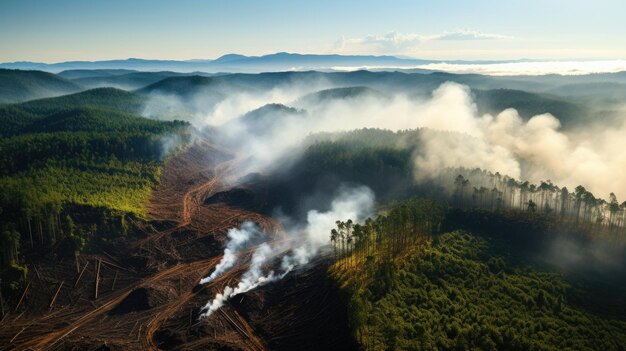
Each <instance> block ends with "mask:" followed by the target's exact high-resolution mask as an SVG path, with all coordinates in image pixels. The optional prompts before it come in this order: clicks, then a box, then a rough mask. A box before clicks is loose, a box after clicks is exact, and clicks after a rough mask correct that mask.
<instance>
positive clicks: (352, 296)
mask: <svg viewBox="0 0 626 351" xmlns="http://www.w3.org/2000/svg"><path fill="white" fill-rule="evenodd" d="M463 216H465V218H463V220H464V222H465V220H468V219H471V218H472V217H475V218H481V220H480V221H477V220H474V223H480V225H476V224H475V225H473V230H474V231H467V230H466V229H451V228H458V220H459V217H460V216H459V214H458V213H457V211H451V210H447V209H446V208H445V207H444V206H443V205H442V204H440V203H438V202H437V201H432V200H412V201H409V202H406V203H402V204H399V205H397V206H394V207H392V208H391V209H390V210H387V211H385V212H384V213H383V214H381V215H380V216H378V217H376V218H375V219H368V220H367V221H366V222H365V224H364V225H358V224H353V223H352V221H350V220H348V221H347V222H337V228H336V229H334V230H333V231H332V232H331V236H330V239H331V242H332V243H333V246H334V247H335V255H337V256H338V259H337V262H336V263H335V265H334V266H333V267H331V269H330V272H331V276H332V277H333V278H334V280H335V281H336V283H337V284H338V286H339V287H340V290H341V291H342V294H343V296H344V299H345V300H346V305H347V306H348V307H347V308H348V314H349V320H350V327H351V329H352V330H353V333H354V336H355V339H356V340H357V341H358V342H359V344H360V346H361V348H362V349H364V350H623V349H624V345H626V320H625V319H624V315H623V314H622V313H620V312H617V311H619V310H620V308H621V310H623V307H624V306H623V302H621V301H622V300H623V299H622V298H621V296H622V295H621V294H623V293H624V291H623V290H624V289H623V288H622V289H621V290H620V292H619V293H616V296H613V297H606V300H601V301H593V304H595V306H594V305H591V306H590V305H589V302H588V301H586V302H587V303H586V304H582V303H581V298H580V297H581V295H582V296H587V297H588V295H585V294H594V293H597V291H594V286H595V283H597V282H599V281H601V280H602V279H604V278H605V277H602V278H597V281H592V282H591V283H589V282H587V283H588V284H587V285H585V284H580V279H579V277H577V276H575V275H574V276H573V275H571V274H566V272H562V271H559V270H557V269H555V268H554V267H548V266H545V265H541V264H538V263H537V262H534V261H532V260H531V259H529V257H532V255H531V254H530V252H531V251H530V250H537V248H538V247H542V246H543V247H545V246H546V245H547V243H548V239H547V238H548V234H547V233H546V232H543V233H535V234H536V235H535V236H533V235H529V236H528V237H526V238H524V239H523V241H525V242H526V243H527V245H526V246H524V245H518V243H519V242H520V241H521V240H520V238H515V236H516V235H518V233H519V232H527V231H532V230H533V228H534V229H535V230H536V231H537V230H538V229H540V228H541V225H537V223H534V221H535V217H529V216H521V217H518V218H517V221H518V224H517V227H518V229H519V231H515V230H509V231H497V225H495V224H496V222H497V220H496V218H497V216H494V217H492V219H490V220H489V219H484V218H485V212H481V211H474V210H471V211H467V212H465V213H464V215H463ZM507 216H509V217H511V218H513V217H517V215H516V214H515V213H509V214H508V215H507ZM533 216H536V215H533ZM539 220H540V219H539ZM512 223H515V221H513V222H512ZM513 226H515V225H513ZM544 229H545V228H544ZM494 230H496V231H497V232H494ZM476 233H482V234H476ZM533 242H534V243H535V244H537V245H536V246H535V247H533V248H532V249H529V248H528V246H529V245H530V246H532V245H531V244H532V243H533ZM529 243H530V244H529ZM621 274H622V275H621V276H619V277H613V278H612V279H613V280H614V281H617V282H618V283H617V284H621V285H622V286H624V283H626V279H624V276H623V272H621ZM582 300H587V298H583V299H582ZM615 303H617V304H621V305H622V306H621V307H620V308H618V309H617V310H614V311H613V312H614V313H613V314H607V313H606V312H598V311H601V310H602V307H603V306H604V307H606V306H610V305H611V304H615Z"/></svg>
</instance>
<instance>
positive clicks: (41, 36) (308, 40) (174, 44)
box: [0, 0, 626, 63]
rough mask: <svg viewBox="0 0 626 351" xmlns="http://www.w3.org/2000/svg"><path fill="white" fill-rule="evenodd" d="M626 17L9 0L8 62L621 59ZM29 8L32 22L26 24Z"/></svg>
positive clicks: (327, 5)
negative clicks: (285, 57) (290, 57)
mask: <svg viewBox="0 0 626 351" xmlns="http://www.w3.org/2000/svg"><path fill="white" fill-rule="evenodd" d="M148 8H149V10H150V11H146V10H147V9H148ZM399 8H401V9H403V11H397V9H399ZM623 13H626V3H623V2H620V1H615V0H603V1H595V2H593V3H585V4H580V3H576V4H571V3H570V2H565V1H550V2H545V1H538V0H533V1H524V2H522V1H510V2H506V3H502V2H492V1H488V0H481V1H475V2H472V3H471V4H470V3H458V2H455V1H439V2H425V1H419V2H415V1H413V2H411V1H402V0H394V1H392V2H391V3H389V2H388V3H385V4H382V3H379V2H376V1H365V2H354V1H343V2H329V1H320V2H314V3H300V2H289V1H276V2H272V3H264V2H259V1H245V2H244V3H243V4H241V3H238V4H230V3H214V2H202V1H189V2H185V3H182V4H181V3H171V2H167V1H162V0H159V1H145V0H141V1H134V2H124V1H107V2H104V1H93V2H91V1H90V2H89V3H88V4H86V3H84V2H81V1H77V0H63V1H60V2H55V3H41V2H36V1H32V0H27V1H15V0H7V1H3V2H2V3H0V47H2V48H3V49H4V50H1V51H0V62H15V61H32V62H46V63H50V62H62V61H101V60H111V59H123V58H130V57H134V58H144V59H163V60H189V59H204V58H217V57H219V56H221V55H223V54H228V53H237V54H242V55H247V56H261V55H266V54H271V53H276V52H293V53H301V54H343V55H393V56H402V57H413V58H419V59H428V60H442V61H449V60H481V61H485V60H507V61H508V60H517V59H532V60H536V59H539V60H577V61H578V60H599V59H601V60H615V59H625V58H626V37H624V36H623V35H622V33H623V30H617V29H619V28H622V29H624V24H623V21H622V19H621V14H623ZM25 16H28V18H29V21H23V20H21V19H23V18H24V17H25ZM573 23H578V24H581V23H582V24H584V25H576V26H573V25H572V24H573Z"/></svg>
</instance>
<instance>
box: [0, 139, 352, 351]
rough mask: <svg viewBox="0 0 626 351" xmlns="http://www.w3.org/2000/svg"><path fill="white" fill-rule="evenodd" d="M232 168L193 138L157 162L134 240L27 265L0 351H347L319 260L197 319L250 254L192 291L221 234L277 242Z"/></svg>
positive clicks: (254, 195) (1, 325)
mask: <svg viewBox="0 0 626 351" xmlns="http://www.w3.org/2000/svg"><path fill="white" fill-rule="evenodd" d="M237 162H239V158H238V157H237V156H236V155H234V154H232V153H230V152H229V151H228V150H223V149H221V148H219V147H218V146H215V145H213V144H211V143H210V142H209V141H208V140H202V141H199V142H197V143H196V144H195V145H194V146H192V147H190V148H189V149H187V150H186V151H185V152H182V153H181V154H179V155H177V156H176V157H174V158H173V159H171V160H169V161H168V162H167V164H166V167H165V169H164V171H163V174H162V178H161V183H160V185H159V186H158V188H157V189H155V191H154V192H153V196H152V200H151V203H150V205H149V208H148V209H149V214H150V217H151V221H150V223H145V222H141V223H139V222H138V223H134V225H135V226H136V227H137V230H142V231H144V233H145V235H144V237H143V238H141V239H136V240H134V241H132V242H128V241H126V242H119V243H116V244H115V245H113V246H112V247H111V248H107V249H106V250H104V251H103V252H102V253H101V254H97V255H96V254H94V255H87V254H83V255H81V256H80V257H78V259H76V260H75V259H52V258H50V259H47V260H46V261H42V262H38V263H37V264H33V265H32V267H31V269H30V270H29V274H28V284H29V285H28V289H27V290H26V293H25V294H24V299H23V301H22V303H21V305H20V306H19V308H17V309H16V310H15V311H12V312H11V313H9V314H8V315H7V316H5V318H4V319H3V320H2V321H1V322H0V350H26V349H35V350H43V349H46V350H147V349H151V350H158V349H162V350H169V349H176V350H295V349H298V350H322V349H323V350H350V349H355V347H354V342H353V340H352V339H351V338H350V332H349V331H348V329H347V323H346V316H345V307H342V305H341V303H340V302H339V301H340V299H339V298H338V296H336V290H335V289H333V288H332V287H331V286H329V283H328V282H327V280H326V277H325V267H326V263H324V261H323V260H322V261H320V262H318V264H312V265H309V266H308V267H304V268H301V269H299V270H297V271H295V272H293V273H292V274H290V275H288V276H287V277H286V278H285V279H283V280H282V281H280V282H277V283H275V284H270V285H267V286H264V287H262V288H260V289H257V290H253V291H251V292H249V293H246V294H242V295H239V296H237V297H236V298H234V299H233V300H231V301H229V302H227V303H226V304H225V305H224V307H223V308H221V309H220V310H219V311H218V312H217V313H215V314H213V315H211V316H210V317H209V318H205V319H199V318H198V313H199V311H200V308H201V307H202V306H204V304H206V302H207V301H209V300H210V299H212V298H213V297H214V296H215V293H217V292H221V291H222V289H223V288H224V287H225V286H226V285H233V284H236V283H237V282H238V280H239V278H240V276H241V274H242V273H243V272H244V271H245V270H246V269H247V267H248V263H247V261H248V259H249V256H250V254H251V252H252V251H253V250H254V247H252V248H250V249H249V250H248V251H247V252H245V253H244V255H243V256H244V259H243V260H242V263H240V264H239V265H238V266H236V267H235V268H233V269H232V270H230V271H229V272H228V273H226V274H224V275H222V276H221V277H219V278H218V279H216V280H214V281H212V282H211V283H210V284H207V285H204V286H198V282H199V280H200V278H202V277H204V276H206V275H207V274H209V273H210V272H211V271H212V269H213V267H214V266H215V265H216V264H217V263H218V262H219V261H220V259H221V258H222V256H221V255H222V250H223V245H224V242H225V239H226V232H227V230H228V229H229V228H232V227H235V226H238V225H239V224H240V223H241V222H242V221H245V220H250V221H254V222H256V223H258V224H259V225H260V226H261V227H262V228H263V229H264V231H265V232H266V233H268V235H269V236H270V238H268V240H275V241H280V240H287V239H286V238H283V237H281V236H280V235H278V234H277V233H279V231H278V230H277V229H279V224H278V223H277V222H276V221H275V220H273V219H272V218H271V217H268V216H266V215H263V214H262V213H264V211H263V206H264V203H265V200H264V198H265V196H266V195H265V194H262V193H258V192H254V191H253V190H251V189H249V188H247V187H242V186H241V185H240V184H237V183H236V182H235V181H234V179H239V177H240V176H241V175H238V174H235V173H234V169H235V168H236V165H237ZM96 277H99V279H96ZM96 286H97V288H96ZM96 292H97V297H96ZM55 296H56V297H55Z"/></svg>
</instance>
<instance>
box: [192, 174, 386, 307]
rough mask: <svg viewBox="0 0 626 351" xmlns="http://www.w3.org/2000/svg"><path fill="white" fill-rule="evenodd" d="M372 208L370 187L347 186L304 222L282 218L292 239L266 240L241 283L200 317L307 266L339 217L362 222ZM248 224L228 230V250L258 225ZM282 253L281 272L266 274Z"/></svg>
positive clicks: (219, 298) (220, 294)
mask: <svg viewBox="0 0 626 351" xmlns="http://www.w3.org/2000/svg"><path fill="white" fill-rule="evenodd" d="M373 207H374V194H373V192H372V191H371V190H370V189H369V188H367V187H364V186H360V187H344V188H341V189H340V190H339V191H338V193H337V194H336V196H335V197H334V199H333V200H332V201H331V204H330V209H329V210H328V211H319V210H316V209H312V210H310V211H309V212H308V214H307V219H306V222H305V223H294V222H293V221H292V220H291V219H289V218H281V223H282V224H283V227H284V228H286V229H285V231H286V233H285V234H286V235H288V237H289V238H290V240H288V241H286V242H279V243H270V242H266V243H262V244H261V245H259V246H258V247H257V248H256V250H255V251H254V253H253V255H252V259H251V261H250V267H249V268H248V270H247V271H246V272H245V273H244V274H243V276H242V277H241V280H240V281H239V283H238V284H237V285H236V286H234V287H231V286H226V287H225V288H224V290H223V292H221V293H218V294H216V295H215V298H213V300H211V301H209V302H207V304H206V305H205V306H204V307H203V308H202V310H201V315H200V316H201V317H208V316H210V315H211V314H212V313H214V312H215V311H217V310H218V309H219V308H220V307H222V306H223V305H224V303H225V302H226V301H228V300H229V299H230V298H232V297H234V296H237V295H239V294H243V293H246V292H248V291H250V290H253V289H255V288H257V287H259V286H262V285H265V284H268V283H271V282H274V281H276V280H279V279H282V278H283V277H285V276H286V275H287V274H288V273H289V272H291V271H292V270H293V269H295V268H296V267H298V266H303V265H306V264H307V263H309V262H310V261H311V259H312V258H314V257H315V256H316V255H318V253H319V252H320V249H321V248H322V247H323V246H325V245H327V243H328V242H329V235H330V234H329V233H330V230H331V229H332V228H333V227H334V226H335V221H337V220H338V219H352V220H353V221H355V222H360V221H363V220H364V219H365V218H366V217H368V216H369V215H371V214H372V211H373ZM244 224H245V223H244ZM246 227H247V228H248V230H245V229H244V228H243V226H242V229H231V231H229V234H230V233H235V232H236V233H237V235H236V236H235V235H233V236H232V237H231V236H230V235H229V237H231V241H230V242H229V244H228V245H227V250H228V249H229V245H230V243H232V242H233V240H234V239H233V238H234V237H237V238H245V237H250V235H249V234H248V233H249V232H250V230H249V228H251V227H252V228H256V227H255V226H253V225H251V224H250V223H249V222H248V224H246ZM255 230H256V229H255ZM240 242H241V241H240ZM286 252H287V253H286ZM285 253H286V254H285ZM281 254H282V255H283V256H282V259H281V262H280V270H279V271H278V273H276V272H275V271H274V270H269V272H267V273H266V274H264V273H263V268H264V266H265V265H267V264H268V263H269V261H270V259H271V258H273V257H278V256H279V255H281ZM224 257H226V254H224ZM223 261H224V260H222V262H223ZM222 262H220V264H221V263H222ZM233 264H234V261H233ZM218 266H219V265H218ZM230 267H232V265H231V266H230ZM219 270H220V271H221V272H222V273H223V272H224V271H226V270H227V268H224V266H222V267H220V268H219ZM216 272H218V267H216V269H215V271H214V272H213V274H211V276H213V275H214V274H215V273H216ZM209 278H210V277H209ZM209 281H210V279H209V280H206V278H205V279H203V280H201V281H200V284H205V283H207V282H209Z"/></svg>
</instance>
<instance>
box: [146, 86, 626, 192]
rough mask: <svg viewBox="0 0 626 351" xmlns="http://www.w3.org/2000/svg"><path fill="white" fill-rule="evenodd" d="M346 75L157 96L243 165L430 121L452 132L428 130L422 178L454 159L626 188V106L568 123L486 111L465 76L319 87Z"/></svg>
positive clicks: (279, 164)
mask: <svg viewBox="0 0 626 351" xmlns="http://www.w3.org/2000/svg"><path fill="white" fill-rule="evenodd" d="M246 79H252V78H250V77H248V78H246ZM294 79H295V78H294ZM338 81H341V80H338V79H337V80H335V81H333V82H331V81H328V80H326V79H325V78H324V79H321V78H306V79H305V78H302V79H300V80H294V81H291V82H288V83H284V84H280V85H271V84H269V85H268V86H269V88H268V89H260V88H241V87H238V86H236V85H234V84H230V85H224V84H221V85H216V86H215V87H210V88H206V89H200V90H199V91H198V92H197V93H194V94H193V95H191V97H187V98H185V99H183V98H180V97H173V96H167V97H165V96H162V95H157V98H156V100H162V101H158V102H159V103H157V102H155V103H154V104H153V105H154V106H172V105H175V106H178V107H171V108H170V110H172V111H174V110H176V109H182V108H184V109H186V110H187V111H192V112H191V113H192V115H193V118H192V119H193V122H194V123H195V124H196V126H198V127H202V126H211V127H214V128H217V130H219V135H220V136H221V138H222V140H220V141H219V142H221V143H223V144H225V145H227V146H229V147H231V148H232V149H234V150H237V151H238V153H239V154H240V155H244V156H246V157H247V162H246V163H243V162H242V163H241V164H240V168H241V169H240V170H239V171H240V172H241V173H242V174H245V173H248V172H263V171H267V172H270V171H272V169H275V168H283V167H284V162H286V161H288V160H290V159H294V158H297V157H298V155H299V152H300V150H301V149H300V145H301V141H302V140H303V139H304V138H305V137H306V136H307V135H309V134H312V133H317V132H340V131H348V130H354V129H358V128H381V129H389V130H393V131H398V130H405V129H415V128H420V127H421V128H428V129H433V130H437V131H447V132H450V133H447V134H446V133H444V134H442V133H428V132H425V133H423V134H424V136H423V140H422V141H421V145H420V147H419V150H418V152H416V154H415V157H414V160H415V177H416V179H417V180H424V179H429V178H435V177H436V176H437V172H438V170H441V169H442V168H447V167H466V168H482V169H485V170H489V171H492V172H500V173H501V174H506V175H509V176H511V177H514V178H517V179H523V180H528V181H531V182H535V183H536V182H539V181H540V180H547V179H550V180H551V181H552V182H553V183H555V184H557V185H559V186H567V187H570V188H571V187H575V186H577V185H583V186H585V187H586V188H587V189H588V190H590V191H592V192H593V193H596V194H598V195H600V196H606V195H607V194H608V193H610V192H615V193H616V194H617V195H618V196H620V197H622V198H623V197H624V196H626V153H623V152H619V151H618V150H624V148H625V147H626V138H623V136H624V135H626V123H625V122H626V118H624V117H626V112H625V111H616V112H615V113H616V114H621V115H622V119H621V121H620V118H619V117H618V118H617V119H618V123H617V125H618V126H617V127H613V128H608V127H607V124H608V122H606V121H602V120H601V119H599V118H596V119H594V118H593V117H595V116H589V122H588V125H586V127H588V128H586V129H585V130H568V131H564V130H562V129H561V127H560V122H559V119H558V118H562V117H563V116H552V115H549V114H543V115H537V116H533V117H531V118H530V119H524V118H522V117H520V115H519V114H518V113H517V111H515V110H513V109H506V110H504V111H502V112H500V113H498V114H495V115H489V114H487V115H480V114H479V113H478V109H477V107H476V104H475V102H474V100H473V97H472V93H471V91H470V89H469V88H468V87H466V86H463V85H460V84H457V83H445V84H442V85H441V86H440V87H438V88H437V89H435V90H434V91H433V92H432V94H431V96H430V97H429V98H416V97H415V96H411V95H409V94H404V93H390V92H389V90H392V88H389V89H387V90H385V91H378V90H375V89H371V88H363V87H360V88H355V87H353V88H351V89H344V90H341V89H335V90H336V91H335V92H332V91H331V92H330V93H328V92H326V93H316V92H318V91H319V90H320V89H329V88H337V87H341V84H340V83H338ZM380 86H385V84H383V83H381V85H380ZM163 101H170V103H169V105H168V103H163ZM267 104H281V105H269V106H268V105H267ZM154 106H152V105H150V104H149V105H148V107H146V113H148V114H149V113H150V111H151V110H155V109H156V107H154ZM181 106H182V107H181ZM264 106H265V107H264ZM259 108H260V109H259ZM292 108H293V109H292ZM255 109H256V110H255ZM251 111H254V112H252V113H250V112H251ZM152 113H156V112H154V111H153V112H152ZM172 113H173V112H172ZM590 125H594V126H595V127H594V128H592V127H591V126H590Z"/></svg>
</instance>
